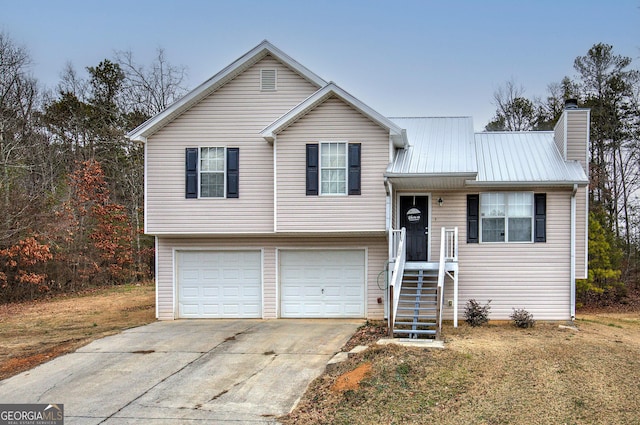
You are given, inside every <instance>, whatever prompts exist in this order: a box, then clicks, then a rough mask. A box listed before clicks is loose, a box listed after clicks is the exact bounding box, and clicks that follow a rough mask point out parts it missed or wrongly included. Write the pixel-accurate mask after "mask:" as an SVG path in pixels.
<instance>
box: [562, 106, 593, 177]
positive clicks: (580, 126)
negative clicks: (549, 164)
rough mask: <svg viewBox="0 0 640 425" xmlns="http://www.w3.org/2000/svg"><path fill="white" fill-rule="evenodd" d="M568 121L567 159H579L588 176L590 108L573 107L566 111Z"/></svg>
mask: <svg viewBox="0 0 640 425" xmlns="http://www.w3.org/2000/svg"><path fill="white" fill-rule="evenodd" d="M565 115H566V118H565V119H566V121H567V124H566V126H567V133H566V135H565V137H566V143H567V159H568V160H570V161H571V160H573V161H579V162H580V164H581V165H582V168H583V169H584V170H585V173H586V174H587V176H588V175H589V172H588V170H589V162H588V161H589V160H588V156H587V152H588V149H589V147H588V142H589V110H588V109H572V110H568V111H565Z"/></svg>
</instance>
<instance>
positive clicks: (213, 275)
mask: <svg viewBox="0 0 640 425" xmlns="http://www.w3.org/2000/svg"><path fill="white" fill-rule="evenodd" d="M177 261H178V317H181V318H223V317H224V318H260V317H261V316H262V297H261V294H262V256H261V252H260V251H179V252H178V259H177Z"/></svg>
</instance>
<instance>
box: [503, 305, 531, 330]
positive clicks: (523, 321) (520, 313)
mask: <svg viewBox="0 0 640 425" xmlns="http://www.w3.org/2000/svg"><path fill="white" fill-rule="evenodd" d="M509 317H510V318H511V320H513V324H514V325H516V327H518V328H532V327H533V325H535V323H536V321H535V320H533V314H531V313H529V312H528V311H527V310H525V309H524V308H519V309H517V310H516V309H515V308H514V309H513V313H511V316H509Z"/></svg>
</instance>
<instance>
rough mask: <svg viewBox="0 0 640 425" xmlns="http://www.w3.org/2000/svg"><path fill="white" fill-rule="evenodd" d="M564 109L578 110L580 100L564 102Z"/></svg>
mask: <svg viewBox="0 0 640 425" xmlns="http://www.w3.org/2000/svg"><path fill="white" fill-rule="evenodd" d="M564 109H578V99H567V100H565V101H564Z"/></svg>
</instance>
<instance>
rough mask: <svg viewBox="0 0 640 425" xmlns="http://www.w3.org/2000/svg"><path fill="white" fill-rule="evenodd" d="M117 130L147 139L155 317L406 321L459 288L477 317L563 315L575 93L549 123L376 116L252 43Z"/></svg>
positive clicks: (578, 206) (430, 318)
mask: <svg viewBox="0 0 640 425" xmlns="http://www.w3.org/2000/svg"><path fill="white" fill-rule="evenodd" d="M407 95H410V94H407ZM428 101H429V100H428V99H425V102H428ZM128 136H129V138H130V139H132V140H135V141H140V142H142V143H144V147H145V182H144V183H145V231H146V233H147V234H149V235H153V236H155V245H156V246H155V248H156V285H157V291H156V297H157V300H156V314H157V317H158V319H161V320H165V319H169V320H170V319H178V318H187V319H188V318H263V319H277V318H368V319H389V323H390V325H392V326H393V327H394V329H395V332H396V335H399V336H411V337H416V336H418V335H420V334H426V335H432V334H434V333H435V332H437V329H438V327H439V325H440V324H441V321H442V319H443V318H444V320H453V321H454V324H455V325H457V323H458V318H459V317H460V316H461V315H462V314H463V312H464V307H465V303H466V302H467V301H468V300H470V299H475V300H476V301H478V302H479V303H481V304H485V303H487V302H488V301H489V300H491V304H490V305H491V310H490V319H496V320H504V319H509V315H510V314H511V313H512V311H513V309H514V308H516V309H521V308H523V309H526V310H527V311H528V312H530V313H532V314H533V316H534V318H536V319H538V320H569V319H572V318H573V317H574V314H575V296H574V294H575V279H579V278H584V277H586V274H587V270H586V269H587V207H588V206H587V196H586V190H587V183H588V179H587V175H588V172H587V171H588V170H587V166H588V165H587V164H588V161H587V146H588V141H589V110H587V109H580V108H578V107H577V105H576V104H571V103H570V104H568V105H567V108H566V109H565V111H564V113H563V115H562V117H561V118H560V120H559V121H558V123H557V125H556V127H555V130H554V131H550V132H481V133H476V132H474V129H473V122H472V120H471V118H469V117H443V118H432V117H428V118H425V117H386V116H383V115H381V114H380V113H378V112H377V111H376V110H374V109H373V108H372V107H371V106H369V105H366V104H365V103H363V102H362V101H360V100H358V99H357V98H355V97H354V96H352V95H351V94H350V93H349V92H347V91H346V90H345V89H343V88H341V87H340V86H338V85H337V84H335V83H333V82H327V81H325V80H324V79H322V78H320V77H319V76H318V75H316V74H315V73H313V72H312V71H310V70H309V69H307V68H306V67H304V66H303V65H302V64H300V63H298V62H297V61H296V60H294V59H293V58H291V57H290V56H288V55H287V54H285V53H284V52H283V51H281V50H280V49H278V48H277V47H275V46H274V45H272V44H271V43H269V42H268V41H264V42H262V43H260V44H259V45H258V46H256V47H255V48H253V49H252V50H250V51H249V52H247V53H246V54H244V55H243V56H241V57H240V58H239V59H237V60H236V61H234V62H233V63H231V64H230V65H229V66H227V67H226V68H224V69H222V70H221V71H220V72H218V73H217V74H215V75H214V76H213V77H211V78H210V79H209V80H207V81H205V82H204V83H202V84H201V85H199V86H198V87H196V88H195V89H194V90H192V91H191V92H190V93H188V94H187V95H185V96H184V97H183V98H182V99H180V100H178V101H177V102H175V103H174V104H173V105H171V106H170V107H168V108H167V109H166V110H165V111H163V112H161V113H159V114H158V115H156V116H154V117H152V118H151V119H149V120H148V121H147V122H145V123H144V124H142V125H141V126H139V127H138V128H136V129H134V130H132V131H131V132H130V133H129V134H128Z"/></svg>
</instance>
